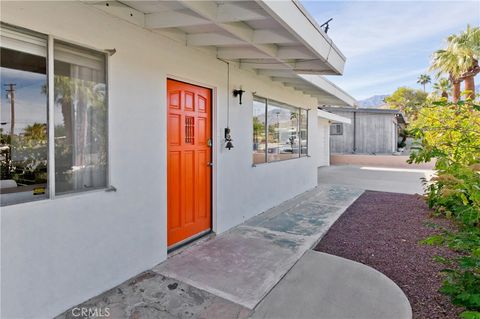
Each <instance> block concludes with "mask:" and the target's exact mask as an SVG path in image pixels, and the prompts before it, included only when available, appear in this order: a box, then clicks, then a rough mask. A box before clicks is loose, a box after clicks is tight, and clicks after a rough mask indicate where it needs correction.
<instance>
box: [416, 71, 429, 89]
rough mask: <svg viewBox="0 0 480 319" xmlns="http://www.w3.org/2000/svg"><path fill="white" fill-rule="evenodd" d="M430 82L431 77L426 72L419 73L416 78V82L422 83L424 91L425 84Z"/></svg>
mask: <svg viewBox="0 0 480 319" xmlns="http://www.w3.org/2000/svg"><path fill="white" fill-rule="evenodd" d="M430 82H432V79H431V78H430V76H429V75H428V74H420V76H419V77H418V80H417V83H419V84H420V85H423V92H425V85H427V84H428V83H430Z"/></svg>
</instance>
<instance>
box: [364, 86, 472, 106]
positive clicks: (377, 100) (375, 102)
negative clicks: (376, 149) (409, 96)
mask: <svg viewBox="0 0 480 319" xmlns="http://www.w3.org/2000/svg"><path fill="white" fill-rule="evenodd" d="M462 89H463V88H462ZM475 93H476V94H479V93H480V84H477V85H475ZM387 96H388V94H383V95H374V96H371V97H369V98H366V99H363V100H359V101H358V107H359V108H363V109H378V108H381V107H382V106H383V105H385V102H384V101H383V100H384V99H385V98H386V97H387Z"/></svg>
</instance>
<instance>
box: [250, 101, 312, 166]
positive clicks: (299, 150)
mask: <svg viewBox="0 0 480 319" xmlns="http://www.w3.org/2000/svg"><path fill="white" fill-rule="evenodd" d="M307 123H308V111H307V110H303V109H300V108H297V107H293V106H290V105H286V104H283V103H279V102H275V101H273V100H267V99H263V98H259V97H254V101H253V164H260V163H265V162H273V161H281V160H286V159H291V158H298V157H300V156H306V155H307V154H308V124H307Z"/></svg>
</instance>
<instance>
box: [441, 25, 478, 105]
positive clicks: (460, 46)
mask: <svg viewBox="0 0 480 319" xmlns="http://www.w3.org/2000/svg"><path fill="white" fill-rule="evenodd" d="M448 40H449V42H450V43H451V44H452V46H453V47H454V50H455V51H456V52H457V55H458V58H459V60H460V63H461V65H463V73H462V78H463V79H465V90H466V91H467V98H471V99H473V98H474V97H475V76H476V75H477V74H478V73H480V66H479V65H478V60H479V59H480V27H476V28H471V27H470V26H469V25H468V26H467V30H465V31H464V32H462V33H460V34H459V35H458V36H457V35H453V36H450V37H449V39H448Z"/></svg>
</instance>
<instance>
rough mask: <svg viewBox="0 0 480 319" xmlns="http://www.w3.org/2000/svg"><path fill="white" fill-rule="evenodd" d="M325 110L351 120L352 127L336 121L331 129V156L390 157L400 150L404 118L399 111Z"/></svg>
mask: <svg viewBox="0 0 480 319" xmlns="http://www.w3.org/2000/svg"><path fill="white" fill-rule="evenodd" d="M322 109H323V110H325V111H328V112H331V113H334V114H337V115H340V116H342V117H345V118H348V119H350V121H351V125H345V124H344V123H340V122H335V121H333V122H332V123H331V126H330V151H331V153H332V154H351V153H358V154H391V153H394V152H396V151H397V149H398V142H399V141H401V138H400V137H399V135H400V134H399V133H400V131H401V130H402V129H403V128H404V127H405V118H404V117H403V115H402V113H401V112H399V111H398V110H388V109H366V108H365V109H362V108H345V107H339V108H332V107H322Z"/></svg>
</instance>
